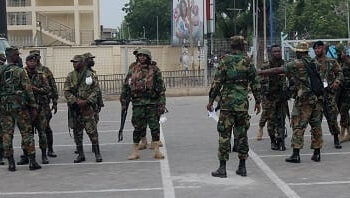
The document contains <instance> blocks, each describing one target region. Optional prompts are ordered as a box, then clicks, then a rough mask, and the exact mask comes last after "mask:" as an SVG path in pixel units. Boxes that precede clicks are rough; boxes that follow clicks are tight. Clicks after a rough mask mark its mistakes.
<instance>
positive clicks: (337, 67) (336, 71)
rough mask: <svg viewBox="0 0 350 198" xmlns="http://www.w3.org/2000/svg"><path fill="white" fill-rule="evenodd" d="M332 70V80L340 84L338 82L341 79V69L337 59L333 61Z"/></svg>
mask: <svg viewBox="0 0 350 198" xmlns="http://www.w3.org/2000/svg"><path fill="white" fill-rule="evenodd" d="M333 72H334V75H335V80H334V82H335V83H338V84H340V82H341V81H342V79H343V71H342V69H341V66H340V64H339V63H338V62H337V61H333Z"/></svg>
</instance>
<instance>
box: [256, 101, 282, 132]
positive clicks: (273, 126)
mask: <svg viewBox="0 0 350 198" xmlns="http://www.w3.org/2000/svg"><path fill="white" fill-rule="evenodd" d="M280 110H281V107H280V103H279V102H278V101H276V100H270V101H265V102H264V104H263V112H262V114H261V117H260V121H259V127H261V128H263V127H264V126H265V123H266V122H267V132H268V134H269V136H270V137H273V138H274V137H275V136H276V133H277V130H278V116H279V111H280Z"/></svg>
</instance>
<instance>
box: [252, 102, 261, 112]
mask: <svg viewBox="0 0 350 198" xmlns="http://www.w3.org/2000/svg"><path fill="white" fill-rule="evenodd" d="M254 111H255V112H256V115H258V114H259V113H260V111H261V106H260V103H255V107H254Z"/></svg>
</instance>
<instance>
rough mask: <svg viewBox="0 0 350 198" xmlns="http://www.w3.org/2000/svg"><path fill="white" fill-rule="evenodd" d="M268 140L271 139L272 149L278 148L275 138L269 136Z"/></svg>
mask: <svg viewBox="0 0 350 198" xmlns="http://www.w3.org/2000/svg"><path fill="white" fill-rule="evenodd" d="M270 140H271V149H272V150H274V151H276V150H278V149H279V148H278V145H277V142H276V138H275V137H271V136H270Z"/></svg>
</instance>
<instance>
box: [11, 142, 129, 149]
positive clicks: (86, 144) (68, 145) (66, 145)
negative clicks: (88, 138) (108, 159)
mask: <svg viewBox="0 0 350 198" xmlns="http://www.w3.org/2000/svg"><path fill="white" fill-rule="evenodd" d="M129 144H133V143H128V142H125V143H117V142H115V143H114V142H112V143H103V144H99V145H100V146H110V145H129ZM72 146H76V145H75V144H61V145H54V147H72ZM84 146H91V143H84ZM38 147H39V146H36V148H38ZM13 148H15V149H18V148H21V147H20V146H15V147H13Z"/></svg>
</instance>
